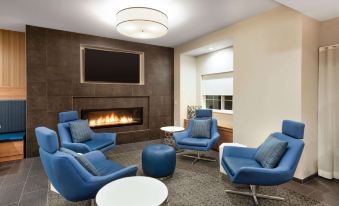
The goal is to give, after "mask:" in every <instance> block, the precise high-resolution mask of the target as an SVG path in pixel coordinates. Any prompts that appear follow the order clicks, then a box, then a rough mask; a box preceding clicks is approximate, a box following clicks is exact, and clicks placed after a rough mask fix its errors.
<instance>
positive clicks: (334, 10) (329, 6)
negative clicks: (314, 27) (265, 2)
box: [275, 0, 339, 21]
mask: <svg viewBox="0 0 339 206" xmlns="http://www.w3.org/2000/svg"><path fill="white" fill-rule="evenodd" d="M275 1H277V2H279V3H281V4H284V5H285V6H288V7H290V8H293V9H295V10H297V11H299V12H301V13H303V14H305V15H307V16H310V17H312V18H314V19H317V20H319V21H325V20H328V19H332V18H335V17H338V16H339V1H338V0H275Z"/></svg>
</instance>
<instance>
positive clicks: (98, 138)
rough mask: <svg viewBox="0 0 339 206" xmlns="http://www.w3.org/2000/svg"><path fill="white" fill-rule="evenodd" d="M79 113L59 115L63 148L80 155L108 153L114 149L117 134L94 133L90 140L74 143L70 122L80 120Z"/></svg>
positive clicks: (71, 112)
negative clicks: (94, 152) (97, 152)
mask: <svg viewBox="0 0 339 206" xmlns="http://www.w3.org/2000/svg"><path fill="white" fill-rule="evenodd" d="M78 119H79V117H78V112H76V111H69V112H61V113H59V124H58V132H59V135H60V141H61V146H62V147H65V148H67V149H70V150H73V151H75V152H78V153H87V152H90V151H93V150H100V151H102V152H106V151H108V150H110V149H112V148H113V147H114V146H115V144H116V134H115V133H96V132H93V134H92V137H91V139H90V140H88V141H85V142H82V143H75V142H73V138H72V134H71V130H70V128H69V122H71V121H75V120H78Z"/></svg>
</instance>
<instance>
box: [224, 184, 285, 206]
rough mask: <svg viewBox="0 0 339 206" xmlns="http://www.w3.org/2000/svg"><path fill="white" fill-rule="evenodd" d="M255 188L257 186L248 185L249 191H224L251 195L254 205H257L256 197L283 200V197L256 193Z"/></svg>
mask: <svg viewBox="0 0 339 206" xmlns="http://www.w3.org/2000/svg"><path fill="white" fill-rule="evenodd" d="M256 188H257V186H256V185H250V189H251V192H241V191H235V190H225V191H226V192H227V193H232V194H238V195H246V196H252V197H253V200H254V202H255V204H256V205H259V202H258V197H260V198H265V199H272V200H281V201H282V200H285V198H283V197H277V196H270V195H263V194H257V190H256Z"/></svg>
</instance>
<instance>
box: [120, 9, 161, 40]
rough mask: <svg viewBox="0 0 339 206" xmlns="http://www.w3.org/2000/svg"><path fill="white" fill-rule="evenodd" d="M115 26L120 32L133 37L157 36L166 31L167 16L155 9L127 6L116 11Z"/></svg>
mask: <svg viewBox="0 0 339 206" xmlns="http://www.w3.org/2000/svg"><path fill="white" fill-rule="evenodd" d="M116 28H117V30H118V32H120V33H121V34H123V35H125V36H129V37H133V38H139V39H151V38H158V37H161V36H164V35H165V34H166V33H167V30H168V18H167V15H166V14H165V13H163V12H161V11H159V10H156V9H152V8H147V7H129V8H126V9H123V10H121V11H119V12H118V13H117V22H116Z"/></svg>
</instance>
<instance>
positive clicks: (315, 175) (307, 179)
mask: <svg viewBox="0 0 339 206" xmlns="http://www.w3.org/2000/svg"><path fill="white" fill-rule="evenodd" d="M317 176H318V172H316V173H314V174H313V175H310V176H308V177H306V178H304V179H299V178H296V177H293V181H295V182H297V183H300V184H304V183H305V182H307V181H309V180H311V179H313V178H314V177H317Z"/></svg>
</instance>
